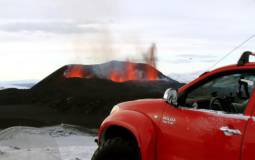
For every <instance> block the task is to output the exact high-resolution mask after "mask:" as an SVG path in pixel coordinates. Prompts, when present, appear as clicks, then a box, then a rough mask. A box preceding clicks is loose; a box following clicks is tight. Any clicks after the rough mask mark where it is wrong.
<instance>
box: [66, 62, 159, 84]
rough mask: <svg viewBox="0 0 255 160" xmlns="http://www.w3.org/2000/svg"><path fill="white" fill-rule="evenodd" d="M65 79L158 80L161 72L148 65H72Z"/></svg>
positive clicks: (118, 63)
mask: <svg viewBox="0 0 255 160" xmlns="http://www.w3.org/2000/svg"><path fill="white" fill-rule="evenodd" d="M64 76H65V78H86V79H92V78H97V79H108V80H111V81H114V82H126V81H132V80H158V79H160V78H159V72H158V71H157V70H156V69H155V68H154V67H152V66H151V65H148V64H138V63H131V62H110V63H107V65H105V64H104V65H97V66H85V65H70V66H68V68H67V70H66V71H65V73H64Z"/></svg>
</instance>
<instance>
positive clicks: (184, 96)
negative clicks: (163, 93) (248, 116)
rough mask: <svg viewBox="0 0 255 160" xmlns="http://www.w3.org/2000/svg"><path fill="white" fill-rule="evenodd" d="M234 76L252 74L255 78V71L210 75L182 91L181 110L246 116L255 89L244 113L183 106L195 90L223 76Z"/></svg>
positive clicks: (233, 71) (241, 70)
mask: <svg viewBox="0 0 255 160" xmlns="http://www.w3.org/2000/svg"><path fill="white" fill-rule="evenodd" d="M233 74H250V75H254V76H255V69H250V68H249V69H235V70H227V71H223V72H218V73H215V74H212V75H209V76H208V77H205V78H204V79H202V80H200V81H198V82H196V83H194V84H192V85H191V86H189V87H188V88H186V89H185V90H184V91H182V92H181V93H179V96H178V99H179V100H178V102H179V104H180V105H179V107H180V108H181V109H188V110H194V111H202V112H214V113H221V114H226V115H245V113H246V111H247V108H248V106H249V103H250V100H251V98H252V96H253V95H254V92H255V87H254V89H253V91H252V93H251V95H250V99H249V101H248V103H247V105H246V108H245V110H244V112H243V113H227V112H224V111H216V110H211V109H197V108H192V107H186V106H184V105H183V103H185V100H186V98H187V95H188V94H189V93H190V92H191V91H193V90H194V89H196V88H198V87H199V86H202V85H204V84H206V83H208V82H209V81H212V80H214V79H216V78H219V77H223V76H227V75H233Z"/></svg>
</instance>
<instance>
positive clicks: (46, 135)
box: [0, 125, 97, 160]
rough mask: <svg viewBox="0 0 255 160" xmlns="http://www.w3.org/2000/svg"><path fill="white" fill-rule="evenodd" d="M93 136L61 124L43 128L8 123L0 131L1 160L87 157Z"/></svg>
mask: <svg viewBox="0 0 255 160" xmlns="http://www.w3.org/2000/svg"><path fill="white" fill-rule="evenodd" d="M94 139H95V136H93V135H91V134H89V133H85V132H84V131H82V130H81V129H79V128H77V127H74V126H68V125H60V126H53V127H46V128H32V127H11V128H8V129H5V130H2V131H0V159H1V160H90V159H91V156H92V154H93V152H94V151H95V149H96V147H97V146H96V144H95V142H94Z"/></svg>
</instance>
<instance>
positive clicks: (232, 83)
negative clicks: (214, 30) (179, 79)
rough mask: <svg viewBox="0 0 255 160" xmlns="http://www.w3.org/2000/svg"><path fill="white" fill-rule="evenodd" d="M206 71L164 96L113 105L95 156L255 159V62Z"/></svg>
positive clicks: (151, 159) (244, 59)
mask: <svg viewBox="0 0 255 160" xmlns="http://www.w3.org/2000/svg"><path fill="white" fill-rule="evenodd" d="M250 56H253V54H252V53H251V52H245V53H243V55H242V56H241V58H240V60H239V61H238V64H234V65H229V66H225V67H222V68H219V69H216V70H213V71H210V72H206V73H205V74H203V75H201V76H200V77H199V78H197V79H195V80H194V81H192V82H190V83H188V84H186V85H184V86H183V87H181V88H180V89H179V90H178V91H176V90H173V89H168V90H167V91H166V93H165V95H164V98H163V99H147V100H137V101H131V102H125V103H121V104H118V105H116V106H115V107H113V109H112V112H111V114H110V115H109V116H108V117H107V118H106V119H105V121H104V122H103V123H102V125H101V127H100V129H99V137H98V145H99V147H98V149H97V151H96V152H95V154H94V156H93V158H92V160H103V159H104V160H117V159H125V160H131V159H134V160H193V159H196V160H204V159H207V160H215V159H219V160H225V159H229V160H230V159H231V160H253V159H255V154H254V153H253V151H254V150H255V92H254V87H255V63H251V62H249V57H250Z"/></svg>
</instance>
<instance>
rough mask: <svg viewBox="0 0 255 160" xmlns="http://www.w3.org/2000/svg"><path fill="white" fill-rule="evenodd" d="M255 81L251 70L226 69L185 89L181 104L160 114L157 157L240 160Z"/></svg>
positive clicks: (161, 159)
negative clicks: (224, 72) (161, 115)
mask: <svg viewBox="0 0 255 160" xmlns="http://www.w3.org/2000/svg"><path fill="white" fill-rule="evenodd" d="M243 82H245V83H243ZM254 82H255V75H253V74H250V73H227V74H224V75H222V74H221V75H216V76H213V77H210V78H208V79H206V80H204V81H203V82H199V84H195V85H194V86H191V87H190V88H188V89H187V91H184V92H185V93H184V94H183V97H182V98H181V100H180V105H181V106H179V107H178V108H174V107H171V106H168V107H166V110H165V112H164V114H163V117H162V125H161V127H160V129H161V132H160V135H159V136H158V137H159V138H158V159H159V160H190V159H195V160H205V159H207V160H216V159H217V160H226V159H227V160H240V156H241V155H240V154H241V144H242V139H243V135H244V134H245V127H246V124H247V122H248V120H249V116H248V115H249V114H248V113H246V111H247V108H249V107H252V106H251V105H252V104H251V103H248V102H249V97H250V94H251V91H252V90H253V86H254ZM248 83H249V84H248Z"/></svg>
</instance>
